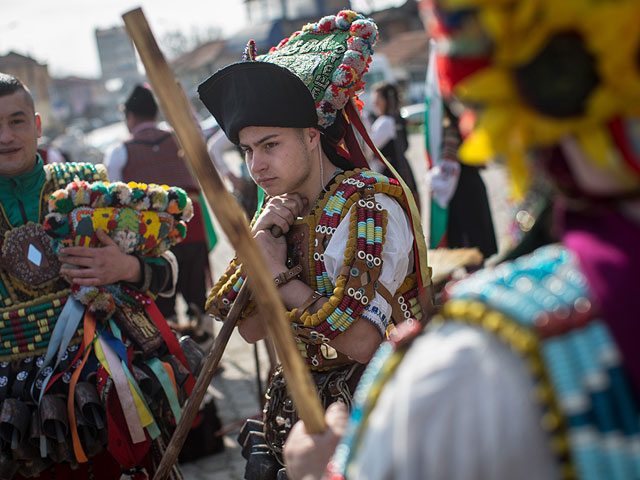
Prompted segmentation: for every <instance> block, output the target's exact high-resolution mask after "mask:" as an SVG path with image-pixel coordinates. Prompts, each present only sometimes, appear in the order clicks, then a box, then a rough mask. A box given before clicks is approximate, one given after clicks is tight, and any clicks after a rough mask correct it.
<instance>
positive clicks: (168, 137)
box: [104, 85, 209, 326]
mask: <svg viewBox="0 0 640 480" xmlns="http://www.w3.org/2000/svg"><path fill="white" fill-rule="evenodd" d="M123 110H124V115H125V122H126V124H127V129H128V130H129V132H131V138H130V139H128V140H127V141H125V142H124V143H121V144H119V145H116V146H115V147H114V148H113V149H111V150H110V151H109V152H107V154H106V156H105V161H104V163H105V166H106V167H107V173H108V175H109V179H111V181H114V182H115V181H123V182H130V181H138V182H145V183H155V184H158V185H175V186H178V187H180V188H182V189H184V190H185V191H186V192H187V193H189V195H190V197H191V201H192V202H193V211H194V216H193V218H192V219H191V221H190V222H189V232H188V235H187V238H186V239H185V240H184V242H182V243H180V244H178V245H175V246H174V247H172V249H171V251H172V253H173V254H174V255H175V256H176V259H177V260H178V266H179V272H178V281H177V285H176V293H175V294H174V295H172V296H171V297H168V298H162V299H159V300H158V302H157V303H158V308H159V309H160V311H161V312H162V314H163V315H164V316H165V317H166V318H168V319H169V318H171V319H172V320H174V321H175V315H176V313H175V304H176V295H177V294H178V293H180V294H182V296H183V297H184V300H185V302H186V304H187V314H188V315H189V317H190V318H191V319H192V320H193V323H194V325H198V326H201V325H200V321H201V316H202V310H203V308H204V303H205V299H206V284H207V279H208V276H209V250H208V248H207V237H206V232H205V224H204V217H203V212H202V206H201V205H200V200H199V198H198V192H199V187H198V183H197V182H196V181H195V179H194V178H193V176H192V175H191V172H190V171H189V168H188V166H187V164H186V162H185V160H184V158H182V157H181V156H180V154H179V150H180V148H179V146H178V143H177V142H176V140H175V138H174V136H173V135H172V134H171V132H168V131H166V130H162V129H159V128H158V127H157V125H156V118H157V116H158V104H157V103H156V101H155V99H154V98H153V94H152V93H151V90H149V89H148V88H146V87H144V86H142V85H137V86H136V87H135V88H134V89H133V91H132V92H131V94H130V95H129V98H127V100H126V101H125V102H124V106H123Z"/></svg>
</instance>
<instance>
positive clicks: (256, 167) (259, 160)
mask: <svg viewBox="0 0 640 480" xmlns="http://www.w3.org/2000/svg"><path fill="white" fill-rule="evenodd" d="M266 168H267V162H266V161H265V159H264V158H263V156H262V155H260V153H256V152H253V155H252V156H251V163H250V165H249V169H250V170H251V171H252V172H262V171H264V170H265V169H266Z"/></svg>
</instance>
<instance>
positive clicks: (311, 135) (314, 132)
mask: <svg viewBox="0 0 640 480" xmlns="http://www.w3.org/2000/svg"><path fill="white" fill-rule="evenodd" d="M321 135H322V134H321V133H320V130H318V129H317V128H313V127H308V128H307V139H308V140H309V146H310V147H311V148H315V147H316V146H317V145H318V144H319V143H320V136H321Z"/></svg>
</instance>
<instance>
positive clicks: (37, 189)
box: [0, 73, 201, 480]
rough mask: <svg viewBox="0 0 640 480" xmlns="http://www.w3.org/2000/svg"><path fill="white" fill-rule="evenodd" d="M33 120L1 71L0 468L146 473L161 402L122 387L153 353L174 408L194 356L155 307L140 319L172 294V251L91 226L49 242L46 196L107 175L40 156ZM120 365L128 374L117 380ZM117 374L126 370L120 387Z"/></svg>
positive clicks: (16, 474)
mask: <svg viewBox="0 0 640 480" xmlns="http://www.w3.org/2000/svg"><path fill="white" fill-rule="evenodd" d="M41 131H42V123H41V119H40V115H39V114H38V113H36V112H35V107H34V102H33V98H32V96H31V93H30V92H29V90H28V89H27V87H26V86H25V85H24V84H23V83H22V82H21V81H20V80H18V79H17V78H15V77H13V76H11V75H6V74H4V73H0V212H1V215H0V238H1V239H2V240H1V244H2V258H1V261H0V318H1V320H0V338H1V339H2V342H0V443H1V447H0V478H2V479H3V480H5V479H6V480H11V479H22V478H32V477H37V478H43V479H54V478H58V479H59V478H65V479H78V480H80V479H87V478H95V479H105V480H106V479H109V480H110V479H113V478H137V479H147V478H150V477H149V474H151V473H152V472H153V466H154V462H158V461H159V457H158V455H161V453H162V440H161V439H160V438H158V437H159V435H160V430H159V429H163V430H165V429H166V428H171V424H170V423H168V422H165V420H164V418H165V415H171V413H167V411H166V409H167V408H168V405H167V404H166V403H164V402H165V400H163V399H162V398H161V396H162V394H160V395H156V396H155V397H154V398H149V397H145V398H146V404H145V405H147V406H146V409H147V410H145V411H146V412H147V413H146V414H145V415H144V416H143V420H141V419H140V415H142V413H141V412H142V410H137V409H136V407H135V405H133V402H134V398H136V399H137V401H138V402H142V401H143V400H142V397H141V396H140V391H139V390H137V391H136V393H135V394H134V393H133V391H130V390H129V389H131V388H134V385H135V388H139V387H138V384H137V382H141V383H142V377H144V378H145V379H146V380H147V382H145V385H146V384H153V385H155V386H158V387H159V385H160V383H159V381H158V380H157V377H156V374H155V373H151V372H150V370H149V367H148V364H150V363H153V362H157V364H159V363H160V362H161V360H160V358H162V359H163V361H164V362H165V363H166V372H165V373H164V374H163V375H165V376H167V375H174V376H175V378H176V379H178V381H177V382H176V384H175V387H176V388H175V390H173V388H174V387H173V386H172V387H171V388H172V391H173V392H174V396H175V405H174V406H175V407H176V408H178V409H179V408H180V407H179V404H180V402H181V400H179V398H180V399H182V400H184V398H185V396H186V395H187V390H188V389H189V383H190V382H193V376H192V374H191V373H190V371H193V370H191V369H194V368H195V367H196V366H197V363H198V361H199V360H197V359H196V357H194V356H191V355H189V359H190V360H192V359H193V360H194V362H193V363H188V362H187V359H186V358H185V352H186V351H187V350H183V346H184V345H185V343H182V342H181V343H180V344H178V341H177V340H176V338H175V336H174V334H173V333H172V332H171V331H170V330H169V328H168V326H167V325H166V323H165V322H164V319H162V318H158V317H154V318H153V322H154V323H153V324H154V325H156V327H152V325H151V321H152V320H151V314H150V313H149V311H150V310H149V309H150V308H152V307H151V304H153V300H152V298H154V297H155V296H156V295H163V294H165V295H166V294H168V295H171V294H172V292H173V290H174V288H175V271H176V269H177V265H176V261H175V258H174V257H173V255H172V254H171V253H170V252H165V253H163V254H161V255H160V256H158V255H149V256H141V255H134V254H125V253H123V251H122V250H121V249H120V247H119V245H118V244H117V243H116V242H115V241H114V240H113V239H112V238H111V237H110V236H109V235H108V234H107V233H106V232H105V230H103V229H100V228H98V229H96V230H95V232H94V234H95V238H97V240H98V246H97V247H91V248H89V247H86V246H67V247H63V248H60V249H59V251H57V253H56V252H54V249H53V248H54V247H53V240H52V237H50V236H48V235H47V233H48V231H45V226H44V225H45V224H46V223H47V222H49V221H50V220H51V221H53V223H54V224H58V223H56V222H58V221H60V223H59V224H60V225H62V220H63V218H65V219H66V218H67V217H62V216H60V217H56V218H58V219H57V220H56V219H50V218H49V217H50V216H49V215H47V208H46V207H47V201H49V204H48V205H49V207H52V203H51V202H52V200H51V199H50V196H51V195H52V194H53V193H54V192H57V193H59V192H64V191H66V190H61V189H64V188H65V187H66V186H67V184H68V183H69V182H71V181H73V180H74V179H76V180H77V181H80V180H83V181H86V182H97V183H100V182H104V181H106V180H107V176H106V171H105V169H104V167H103V166H102V165H94V164H91V163H62V164H48V165H45V164H44V163H43V161H42V158H41V156H40V154H39V153H38V151H37V142H38V138H39V137H40V135H41ZM103 186H104V185H103ZM105 188H106V187H105ZM56 198H57V197H56ZM185 198H186V197H185ZM67 200H68V201H71V202H73V201H74V200H73V199H69V198H68V199H67ZM45 217H46V218H45ZM83 226H84V228H86V224H84V223H83ZM72 245H73V243H72ZM100 245H101V246H100ZM70 284H71V288H70V286H69V285H70ZM96 289H97V291H101V292H103V294H104V292H105V291H106V290H105V289H107V290H109V291H114V289H119V290H122V289H125V290H126V291H127V292H128V294H127V299H128V300H127V302H126V305H124V304H119V305H118V307H116V306H115V304H114V305H113V309H114V310H111V315H112V316H111V317H110V318H109V317H106V318H105V317H101V316H99V315H98V313H97V310H96V311H95V312H94V310H90V308H89V307H88V306H87V307H85V305H86V304H84V303H81V301H80V300H79V298H80V297H82V296H83V292H95V291H96ZM101 289H102V290H101ZM111 298H112V300H113V297H111ZM106 305H111V304H110V303H109V302H107V303H106ZM147 306H148V308H147ZM133 312H135V318H134V316H133ZM129 315H132V316H131V317H129ZM96 319H97V322H96ZM114 319H115V320H114ZM127 319H128V320H127ZM114 322H117V325H118V326H117V327H116V323H114ZM165 327H166V328H165ZM154 328H155V330H154ZM92 331H93V332H95V333H94V334H91V332H92ZM153 331H155V332H156V335H153V341H152V342H145V339H146V338H147V337H146V335H147V334H148V333H149V332H153ZM161 331H162V334H160V332H161ZM125 344H126V346H125ZM98 345H99V346H98ZM143 349H144V353H145V355H144V357H143V355H142V351H143ZM115 351H117V354H116V353H115ZM98 352H101V353H102V354H104V355H107V356H108V357H109V359H108V360H106V359H105V357H104V356H100V355H99V354H98ZM191 352H195V351H194V350H191ZM111 355H113V356H111ZM118 355H122V356H121V357H118ZM200 356H201V354H200ZM178 357H180V359H178ZM118 358H120V359H118ZM174 360H175V363H174ZM183 361H184V363H183ZM170 363H171V364H170ZM116 367H117V368H116ZM163 368H164V367H163ZM125 370H126V371H127V372H133V374H134V375H135V377H134V376H130V377H128V380H127V377H126V376H125V375H126V374H125ZM143 372H145V373H143ZM189 378H190V380H189ZM123 381H124V382H125V383H126V382H127V381H129V382H130V383H129V385H130V386H129V387H126V388H125V389H124V390H123V389H121V387H122V386H124V385H125V383H123ZM114 387H115V388H114ZM154 388H155V387H154ZM116 390H118V393H117V394H116ZM127 392H129V393H128V394H127ZM178 397H179V398H178ZM128 400H131V402H129V401H128ZM151 412H153V413H151ZM159 413H160V415H159ZM167 418H168V417H167ZM143 422H144V426H145V427H148V428H149V429H148V430H145V429H144V427H143ZM150 422H152V423H153V426H155V430H152V429H151V426H152V423H150ZM138 427H139V429H138ZM134 430H135V434H134V433H133V432H134ZM145 432H146V433H145ZM165 433H166V431H165ZM152 437H153V439H152ZM166 440H167V439H166V437H165V439H164V441H166ZM154 452H155V453H154Z"/></svg>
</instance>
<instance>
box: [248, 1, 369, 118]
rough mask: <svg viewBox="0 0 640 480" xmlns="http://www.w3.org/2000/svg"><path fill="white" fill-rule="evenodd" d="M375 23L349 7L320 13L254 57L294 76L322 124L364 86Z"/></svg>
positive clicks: (333, 116)
mask: <svg viewBox="0 0 640 480" xmlns="http://www.w3.org/2000/svg"><path fill="white" fill-rule="evenodd" d="M377 40H378V27H377V26H376V24H375V23H374V22H373V20H371V19H370V18H365V17H364V16H363V15H361V14H359V13H356V12H354V11H352V10H342V11H341V12H339V13H338V14H337V15H329V16H327V17H323V18H322V19H321V20H320V21H318V22H316V23H309V24H307V25H305V26H304V27H302V30H299V31H297V32H294V33H293V34H291V36H289V37H288V38H285V39H283V40H282V41H281V42H280V43H279V44H278V45H277V46H275V47H272V48H271V49H270V50H269V53H267V54H266V55H264V56H262V57H259V59H260V60H262V61H264V62H270V63H275V64H276V65H280V66H282V67H285V68H287V69H289V70H290V71H292V72H293V73H295V74H296V75H298V76H299V77H300V78H301V79H302V81H303V82H304V84H305V85H306V86H307V88H308V89H309V91H310V92H311V95H312V97H313V100H314V102H315V105H316V110H317V113H318V125H319V126H320V127H327V126H329V125H331V124H332V123H333V122H334V121H335V119H336V112H337V111H338V110H341V109H342V108H344V106H345V105H346V104H347V101H348V100H349V98H351V97H355V96H356V95H357V93H358V92H359V91H361V90H362V89H364V83H363V81H362V75H363V74H364V73H365V72H366V71H367V70H368V68H369V64H370V63H371V55H372V54H373V47H374V46H375V44H376V42H377Z"/></svg>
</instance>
